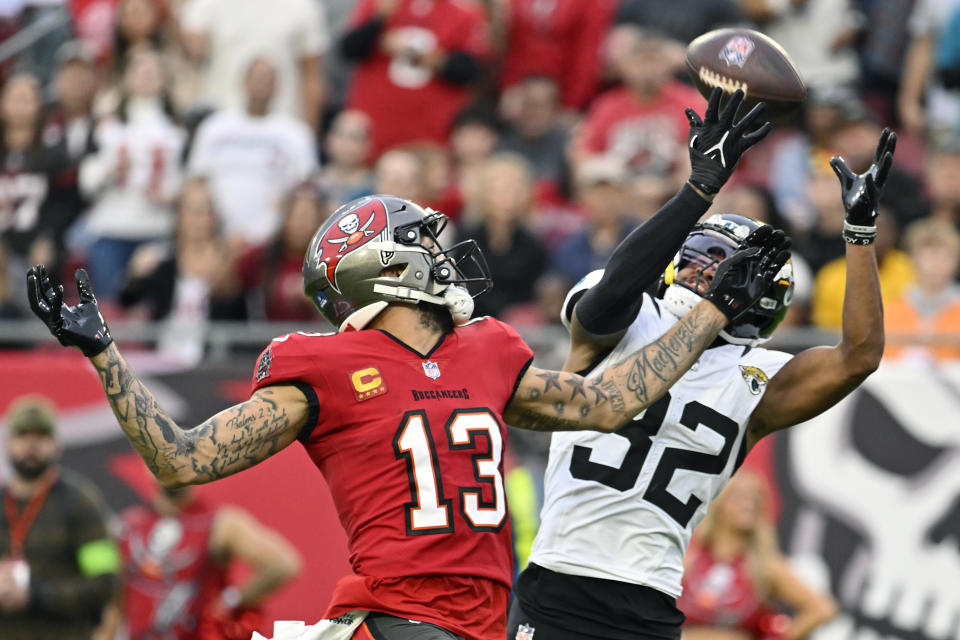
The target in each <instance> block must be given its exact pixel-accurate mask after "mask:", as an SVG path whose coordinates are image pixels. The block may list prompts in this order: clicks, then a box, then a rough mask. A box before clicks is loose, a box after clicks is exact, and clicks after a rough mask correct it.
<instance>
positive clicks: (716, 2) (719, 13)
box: [615, 0, 749, 44]
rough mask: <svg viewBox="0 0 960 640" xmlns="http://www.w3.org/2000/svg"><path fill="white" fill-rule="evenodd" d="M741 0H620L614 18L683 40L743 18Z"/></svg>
mask: <svg viewBox="0 0 960 640" xmlns="http://www.w3.org/2000/svg"><path fill="white" fill-rule="evenodd" d="M742 1H743V2H744V3H745V4H749V0H742ZM740 4H741V3H740V2H737V1H736V0H671V1H670V2H648V1H647V0H619V6H618V7H617V12H616V17H615V22H616V23H617V24H634V25H637V26H638V27H646V28H648V29H656V30H657V31H661V32H663V33H664V34H665V35H666V36H668V37H669V38H671V39H673V40H676V41H677V42H681V43H683V44H686V43H688V42H690V41H691V40H693V39H694V38H696V37H697V36H699V35H701V34H704V33H706V32H707V31H710V30H711V29H716V28H718V27H723V26H730V25H733V24H736V23H741V22H743V21H744V15H743V13H742V12H741V10H740V6H739V5H740Z"/></svg>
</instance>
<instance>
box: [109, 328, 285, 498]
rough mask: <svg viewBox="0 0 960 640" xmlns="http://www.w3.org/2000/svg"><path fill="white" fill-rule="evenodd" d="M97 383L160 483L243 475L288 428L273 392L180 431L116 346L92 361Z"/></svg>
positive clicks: (278, 445) (272, 449)
mask: <svg viewBox="0 0 960 640" xmlns="http://www.w3.org/2000/svg"><path fill="white" fill-rule="evenodd" d="M94 366H95V367H96V369H97V373H98V374H99V376H100V383H101V384H102V385H103V390H104V392H105V393H106V395H107V400H108V401H109V402H110V406H111V408H112V409H113V413H114V415H116V417H117V421H118V422H119V423H120V426H121V428H122V429H123V432H124V433H125V434H126V435H127V438H129V440H130V442H131V443H132V444H133V446H134V448H135V449H136V450H137V453H139V454H140V457H142V458H143V460H144V462H146V464H147V467H149V468H150V471H151V472H153V474H154V475H155V476H157V477H158V478H159V479H161V481H163V480H164V479H178V478H179V479H187V481H189V482H190V483H203V482H210V481H212V480H216V479H219V478H223V477H225V476H228V475H231V474H233V473H237V472H238V471H242V470H243V469H246V468H248V467H250V466H253V465H254V464H256V463H257V462H260V461H261V460H264V459H265V458H267V457H269V456H271V455H273V454H274V453H276V452H277V451H279V450H280V449H282V448H283V446H284V445H285V443H284V442H281V435H282V434H284V433H286V432H287V431H288V430H289V427H290V418H289V417H288V415H287V411H286V409H285V408H284V407H282V406H280V405H279V404H278V403H277V402H275V399H274V395H275V394H274V392H273V391H272V390H271V389H270V388H267V389H263V390H261V391H260V392H258V394H257V395H256V396H255V397H254V398H252V399H251V400H249V401H247V402H244V403H241V404H238V405H236V406H234V407H231V408H230V409H226V410H225V411H222V412H220V413H218V414H217V415H215V416H213V417H212V418H210V419H208V420H206V421H205V422H203V423H202V424H200V425H198V426H196V427H193V428H192V429H183V428H181V427H179V426H177V424H176V423H175V422H174V421H173V420H172V419H171V418H170V416H169V415H168V414H167V413H166V411H164V410H163V408H162V407H161V406H160V405H159V404H158V403H157V400H156V398H155V397H154V395H153V394H152V393H151V392H150V390H149V389H147V387H146V386H145V385H144V384H143V382H142V381H141V380H140V379H139V378H138V377H137V375H136V374H135V373H134V372H133V370H132V369H131V368H130V366H129V365H128V364H127V363H126V361H125V360H124V359H123V357H122V356H121V355H120V352H119V351H118V350H117V348H116V346H115V345H111V346H110V347H109V348H108V349H107V351H105V352H104V354H103V356H101V357H98V358H96V359H95V361H94Z"/></svg>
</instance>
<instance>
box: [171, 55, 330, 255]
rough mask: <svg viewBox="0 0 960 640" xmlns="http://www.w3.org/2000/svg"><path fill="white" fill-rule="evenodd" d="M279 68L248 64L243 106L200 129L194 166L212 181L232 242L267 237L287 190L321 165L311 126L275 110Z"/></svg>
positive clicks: (263, 60) (213, 118)
mask: <svg viewBox="0 0 960 640" xmlns="http://www.w3.org/2000/svg"><path fill="white" fill-rule="evenodd" d="M279 80H280V78H279V77H278V76H277V72H276V67H275V66H274V65H273V63H272V62H271V61H270V60H268V59H267V58H256V59H254V60H253V61H252V62H251V63H250V65H249V66H248V67H247V69H246V76H245V84H244V86H245V95H246V105H245V108H244V110H243V111H237V110H234V109H223V110H221V111H218V112H217V113H215V114H214V115H212V116H210V117H209V118H207V119H206V120H204V121H203V123H202V124H201V125H200V128H199V129H198V130H197V134H196V138H195V140H194V143H193V149H192V150H191V152H190V160H189V165H188V166H189V171H190V173H191V174H193V175H199V176H203V177H205V178H207V179H209V180H210V186H211V188H212V189H213V196H214V201H215V202H216V205H217V210H218V211H219V212H220V214H221V216H222V221H223V225H224V232H225V234H226V236H227V237H228V238H229V239H230V241H231V243H238V244H248V245H257V244H261V243H263V242H265V241H266V240H267V238H269V237H270V236H271V235H272V234H273V232H274V231H276V229H277V227H278V226H279V224H280V204H281V202H282V200H283V197H284V196H285V195H286V193H287V192H288V191H289V190H290V189H291V188H292V187H293V186H294V185H296V184H297V183H299V182H301V181H302V180H305V179H306V178H307V176H309V175H311V174H312V173H313V172H314V171H315V170H316V168H317V152H316V148H315V143H314V137H313V134H312V132H311V131H310V128H309V127H307V126H306V125H305V124H304V123H303V122H302V121H300V120H298V119H297V118H294V117H292V116H289V115H286V114H284V113H272V112H271V110H270V105H271V104H272V102H273V99H274V96H275V95H276V90H277V82H278V81H279Z"/></svg>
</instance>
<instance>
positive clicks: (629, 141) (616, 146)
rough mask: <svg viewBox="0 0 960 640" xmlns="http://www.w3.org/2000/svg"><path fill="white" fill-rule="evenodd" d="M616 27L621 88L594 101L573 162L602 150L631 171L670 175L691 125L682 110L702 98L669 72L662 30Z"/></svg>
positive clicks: (682, 157)
mask: <svg viewBox="0 0 960 640" xmlns="http://www.w3.org/2000/svg"><path fill="white" fill-rule="evenodd" d="M620 29H621V31H622V33H623V35H624V38H625V45H626V46H625V48H624V51H623V52H622V53H623V55H622V58H620V59H619V60H618V65H619V69H618V71H619V72H620V74H621V76H622V78H623V82H624V87H622V88H619V89H612V90H610V91H608V92H607V93H605V94H603V95H601V96H600V97H599V98H597V99H596V100H595V101H594V103H593V106H592V107H591V108H590V111H589V112H588V114H587V116H586V119H585V120H584V122H583V127H582V129H581V131H580V134H579V136H578V139H577V141H576V143H575V148H576V154H577V157H578V161H582V159H583V158H585V157H589V156H591V155H600V154H603V155H607V156H610V157H614V158H617V159H618V160H620V161H621V162H623V163H626V165H627V166H628V167H629V168H630V169H631V171H632V172H633V173H636V174H641V173H642V174H647V175H650V176H653V177H658V178H664V179H670V178H671V177H672V175H673V173H674V172H675V171H678V170H679V167H681V166H686V165H685V164H684V163H686V162H687V159H686V158H687V153H686V148H687V137H688V133H689V129H690V125H689V123H688V122H687V118H686V116H685V115H684V110H685V109H686V108H687V107H693V108H695V109H696V108H702V107H703V98H702V97H701V96H700V94H699V93H697V92H696V91H695V90H694V89H693V88H691V87H689V86H687V85H684V84H681V83H680V82H678V81H677V80H674V79H673V77H672V76H671V67H670V65H669V64H668V59H667V55H668V50H669V49H668V44H667V42H666V41H665V39H664V37H663V36H662V35H661V34H659V33H657V32H654V31H649V30H645V29H639V28H636V27H620Z"/></svg>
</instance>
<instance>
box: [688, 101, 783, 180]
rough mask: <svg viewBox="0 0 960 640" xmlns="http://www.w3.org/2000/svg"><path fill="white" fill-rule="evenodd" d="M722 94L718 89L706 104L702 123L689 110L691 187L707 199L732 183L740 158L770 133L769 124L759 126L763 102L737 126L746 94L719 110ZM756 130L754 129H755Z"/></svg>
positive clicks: (764, 108)
mask: <svg viewBox="0 0 960 640" xmlns="http://www.w3.org/2000/svg"><path fill="white" fill-rule="evenodd" d="M721 96H723V91H722V90H721V89H720V87H715V88H714V90H713V93H711V94H710V100H709V101H708V102H707V110H706V112H704V114H703V119H701V118H700V116H699V115H697V112H696V111H694V110H693V109H687V110H686V114H687V120H688V121H689V122H690V142H689V147H690V149H689V150H690V168H691V170H690V184H692V185H693V186H695V187H696V188H698V189H699V190H700V191H702V192H703V193H705V194H707V195H713V194H715V193H717V192H718V191H720V188H721V187H722V186H723V185H724V184H726V182H727V180H728V179H730V176H731V174H733V170H734V169H735V168H736V166H737V163H738V162H739V161H740V157H741V156H742V155H743V154H744V153H745V152H746V151H747V149H749V148H750V147H752V146H753V145H755V144H757V143H758V142H760V141H761V140H763V138H764V137H765V136H766V135H767V134H768V133H770V128H771V125H770V123H769V122H764V123H763V124H762V125H759V126H756V125H758V124H759V122H758V118H759V117H760V116H761V115H763V112H764V111H765V110H766V105H765V104H764V103H763V102H761V103H759V104H758V105H757V106H755V107H754V108H753V109H751V110H750V112H749V113H747V115H745V116H743V117H742V118H740V120H738V121H737V122H736V123H735V122H734V118H736V116H737V111H738V110H739V109H740V103H742V102H743V91H741V90H739V89H738V90H737V91H736V92H735V93H734V94H733V95H732V96H730V99H729V100H727V103H726V104H725V105H724V106H723V109H720V98H721ZM755 126H756V128H755V129H754V127H755Z"/></svg>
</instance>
